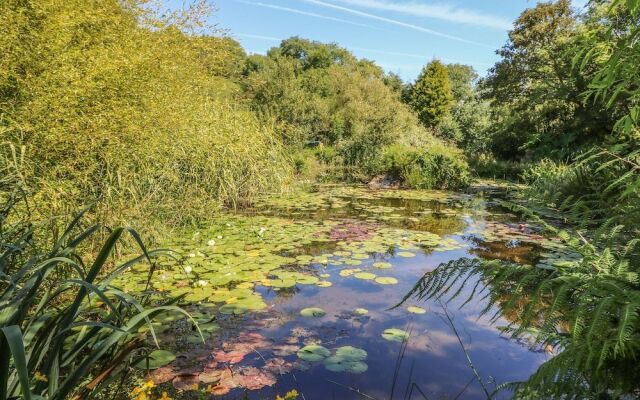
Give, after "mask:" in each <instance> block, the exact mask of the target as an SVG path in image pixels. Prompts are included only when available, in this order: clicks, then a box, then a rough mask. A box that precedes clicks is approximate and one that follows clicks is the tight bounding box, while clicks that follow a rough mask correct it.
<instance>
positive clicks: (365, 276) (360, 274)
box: [353, 272, 376, 281]
mask: <svg viewBox="0 0 640 400" xmlns="http://www.w3.org/2000/svg"><path fill="white" fill-rule="evenodd" d="M353 276H354V277H356V278H358V279H364V280H367V281H369V280H371V279H375V278H376V275H375V274H372V273H371V272H356V273H355V274H353Z"/></svg>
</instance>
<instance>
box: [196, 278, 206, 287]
mask: <svg viewBox="0 0 640 400" xmlns="http://www.w3.org/2000/svg"><path fill="white" fill-rule="evenodd" d="M198 285H199V286H207V281H205V280H202V279H200V280H199V281H198Z"/></svg>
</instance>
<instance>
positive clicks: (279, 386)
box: [173, 189, 546, 400]
mask: <svg viewBox="0 0 640 400" xmlns="http://www.w3.org/2000/svg"><path fill="white" fill-rule="evenodd" d="M393 194H394V193H393V192H391V193H384V194H380V193H371V192H368V191H366V190H363V189H358V191H356V192H353V193H351V195H350V196H347V195H345V194H344V193H342V192H338V195H336V194H335V193H333V194H326V193H318V194H316V196H317V198H314V197H307V198H305V199H303V200H304V201H302V200H300V201H298V202H296V201H295V200H293V201H289V202H286V203H279V204H277V203H269V204H264V205H261V206H260V207H256V208H255V209H252V210H249V211H247V212H246V213H245V214H243V215H252V216H253V215H265V216H277V217H279V218H286V219H290V220H291V222H292V223H293V222H295V221H298V220H301V219H308V220H314V221H332V222H333V224H332V226H331V229H330V230H328V231H327V232H324V233H323V235H322V238H323V240H318V241H313V240H311V241H309V243H307V244H305V245H303V246H299V247H295V248H291V249H286V250H281V251H279V252H277V254H278V255H282V256H286V257H293V258H295V257H299V256H310V257H316V258H314V260H316V261H312V262H309V263H307V264H304V265H299V264H297V263H295V262H294V263H292V264H291V265H289V266H287V267H286V269H288V270H291V271H306V272H307V273H311V274H312V275H314V276H316V277H321V279H322V280H324V281H327V282H331V286H328V287H318V286H316V285H295V286H293V287H288V288H277V287H264V286H261V285H259V284H258V285H256V287H255V290H256V291H257V292H258V293H259V294H260V295H261V296H262V298H263V299H264V301H265V302H266V303H267V305H268V308H267V309H266V310H263V311H257V312H251V313H248V314H244V315H237V316H236V315H218V320H217V322H218V323H219V325H220V326H221V328H222V329H221V330H220V331H219V332H220V333H218V334H216V335H213V336H212V337H211V338H210V339H209V340H208V341H207V343H206V344H205V345H202V344H194V343H191V344H189V345H187V346H185V347H184V348H182V349H181V350H180V351H181V354H183V355H184V356H183V358H182V359H181V360H182V361H181V362H182V364H181V365H178V366H177V367H176V366H174V367H175V368H174V369H173V370H174V371H175V370H176V368H184V369H187V368H191V369H194V368H195V369H198V368H200V371H202V368H218V369H217V370H219V369H220V367H221V366H225V367H229V368H230V369H231V370H232V371H237V373H238V374H239V375H238V376H239V377H240V378H242V379H244V380H243V381H242V385H240V384H238V385H237V386H233V385H234V384H236V383H237V382H236V381H234V380H233V377H231V378H229V377H225V378H224V379H225V382H231V383H229V388H228V389H229V390H228V393H225V395H226V396H227V397H226V398H230V399H232V398H238V399H240V398H250V399H273V398H275V396H276V394H283V393H285V392H287V391H289V390H291V389H296V390H297V391H298V392H299V393H301V394H302V395H303V396H304V399H305V400H312V399H329V398H334V399H362V398H367V399H380V400H381V399H423V398H429V399H455V398H464V399H485V398H486V397H487V396H486V391H492V390H493V389H495V387H496V386H497V385H498V384H501V383H504V382H507V381H514V380H522V379H526V378H527V377H528V376H529V375H530V374H531V373H532V372H534V371H535V370H536V368H537V366H538V365H539V364H540V363H541V362H542V361H544V360H545V358H546V355H545V354H544V353H541V352H539V351H533V350H532V349H531V348H530V346H528V345H527V344H526V343H521V342H518V341H514V340H507V339H506V337H505V336H504V335H502V334H501V332H500V331H499V330H498V329H497V328H496V324H493V323H491V321H490V318H489V316H488V315H491V314H492V313H491V312H490V313H489V314H487V315H484V316H483V315H481V314H482V311H483V310H484V308H485V307H486V305H487V303H486V302H484V301H473V302H470V303H468V304H466V306H465V307H463V308H459V307H460V306H461V305H462V304H463V301H464V300H463V299H466V298H467V297H468V296H469V295H471V293H472V290H473V289H472V288H473V286H474V285H475V283H479V282H480V281H481V280H482V276H481V275H480V276H478V275H474V276H470V277H469V280H468V282H467V283H468V286H466V287H464V288H463V289H462V290H461V294H460V296H459V298H457V299H456V300H454V301H452V302H451V303H449V304H448V305H447V307H448V308H447V309H446V310H445V309H444V308H443V305H442V304H440V303H439V302H438V301H434V300H427V301H425V302H421V303H420V304H419V305H420V307H423V308H425V309H426V313H424V314H419V315H418V314H412V313H410V312H408V311H407V308H406V306H407V305H412V304H413V303H411V302H412V301H413V300H411V299H409V300H408V302H407V303H406V304H404V305H403V306H401V307H397V308H393V309H390V307H392V306H394V305H396V304H398V303H400V302H401V301H402V299H403V297H404V296H405V294H406V293H407V292H409V291H410V290H411V289H412V288H413V287H414V284H415V282H416V281H418V280H419V279H420V278H421V277H423V276H424V274H425V272H427V271H431V270H433V269H434V268H436V267H437V266H438V265H440V264H442V263H446V262H449V261H451V260H457V259H460V258H463V257H469V258H474V257H482V258H487V259H504V260H510V261H514V262H518V263H535V262H537V257H538V255H537V254H538V253H539V249H538V248H536V246H535V244H532V243H528V242H522V241H515V242H513V241H510V238H509V237H508V236H509V235H510V234H511V231H510V230H509V229H502V230H500V229H497V230H495V232H488V231H487V229H486V226H498V225H500V224H502V223H504V222H506V221H509V222H512V221H513V219H514V218H513V216H511V215H508V214H501V213H499V212H497V211H496V210H494V209H491V210H489V209H488V208H487V201H486V200H485V199H484V198H482V197H474V196H461V195H449V196H448V195H446V194H444V193H434V194H432V195H429V196H426V198H420V196H424V194H421V193H418V192H412V193H409V195H407V194H405V193H403V192H401V191H398V192H396V194H397V197H394V196H393ZM407 196H409V197H407ZM491 224H494V225H491ZM495 224H498V225H495ZM500 226H503V225H500ZM382 229H390V230H394V234H395V235H397V236H398V237H401V236H402V235H401V233H398V232H403V231H407V232H425V233H430V234H435V235H438V236H437V237H438V240H437V242H435V241H434V239H433V238H432V237H431V236H425V238H426V239H425V240H426V242H425V244H424V245H423V246H422V247H416V248H412V247H410V246H409V247H408V248H407V245H404V244H402V241H401V240H400V242H398V243H396V244H394V245H391V246H388V247H384V246H383V245H381V244H380V243H374V244H373V245H372V246H370V247H366V246H364V247H363V248H364V249H365V250H363V253H364V254H360V256H361V257H360V258H359V259H356V260H351V261H357V262H358V264H356V265H353V266H351V265H344V264H341V263H340V261H339V260H337V258H336V257H333V256H332V254H333V253H335V252H336V251H337V250H338V249H339V248H340V246H339V244H340V243H368V241H369V240H370V239H371V237H372V232H379V231H380V230H382ZM395 230H398V232H395ZM488 237H489V240H487V238H488ZM381 246H382V247H384V249H382V248H380V247H381ZM403 247H404V248H403ZM371 248H374V249H375V250H367V249H371ZM407 252H409V253H410V255H412V256H413V257H408V256H407V255H406V254H404V255H405V257H403V256H402V255H403V253H407ZM324 255H326V256H327V260H326V262H317V257H319V258H322V256H324ZM332 257H333V258H332ZM380 262H388V263H390V264H391V266H390V267H385V268H384V269H382V268H378V267H376V266H375V264H376V263H380ZM354 264H355V262H354ZM344 269H357V270H360V271H362V272H368V273H373V274H375V275H377V276H379V277H380V276H383V277H388V278H395V279H396V280H397V281H398V283H397V284H390V285H384V284H380V283H378V282H376V281H375V280H373V279H359V278H357V277H356V276H355V274H352V275H348V276H343V275H341V274H340V272H341V271H342V270H344ZM311 307H319V308H322V309H323V310H324V311H325V312H326V315H324V316H322V317H319V318H306V317H302V316H301V315H300V311H301V310H302V309H305V308H311ZM357 309H364V310H365V311H367V312H366V313H364V314H361V313H358V312H356V310H357ZM491 311H492V312H496V311H498V308H496V309H492V310H491ZM515 317H516V316H512V315H506V316H504V317H501V318H506V319H507V320H511V321H516V320H515V319H513V318H515ZM507 320H505V322H506V321H507ZM390 328H395V329H400V330H404V331H407V332H409V335H410V336H409V339H408V340H407V341H405V342H394V341H389V340H386V339H385V338H384V337H382V333H383V332H384V331H385V330H386V329H390ZM246 334H255V335H256V336H252V338H254V340H255V343H254V345H255V346H253V345H252V346H253V347H247V346H248V345H246V346H245V343H238V338H242V337H243V336H242V335H246ZM311 344H318V345H322V346H323V347H325V348H327V349H328V350H329V351H330V352H332V354H333V353H334V352H335V351H336V350H337V349H339V348H341V347H344V346H352V347H354V348H357V349H362V350H365V351H366V353H367V356H366V365H367V369H366V371H364V372H362V373H358V374H355V373H349V372H344V371H343V372H335V371H332V370H330V369H327V368H326V366H325V365H324V364H323V363H322V362H316V363H313V362H311V363H309V362H301V360H300V358H299V357H298V355H297V351H298V350H299V349H300V348H302V347H303V346H307V345H311ZM256 346H258V347H256ZM220 349H222V351H223V354H218V353H217V352H218V351H220ZM238 349H241V350H242V351H240V350H238ZM247 349H248V350H247ZM245 350H246V352H245ZM233 351H240V353H238V354H241V355H242V357H239V358H240V359H238V360H233V356H234V354H233ZM230 354H231V355H230ZM203 359H204V360H205V361H206V362H208V363H209V364H208V365H209V366H211V365H214V364H215V367H206V366H204V361H203ZM229 360H233V361H237V362H231V361H229ZM469 360H472V364H473V368H472V366H471V365H470V363H469ZM274 366H277V368H276V373H273V372H270V373H273V375H274V376H275V377H276V378H277V380H276V382H275V383H274V384H272V385H270V386H264V387H262V388H260V389H255V390H247V389H248V388H249V387H250V386H247V385H248V384H247V382H245V381H248V380H249V379H248V378H247V377H248V376H257V377H260V379H262V375H258V373H257V372H256V371H261V372H259V374H262V373H264V371H272V368H271V367H274ZM254 367H255V368H254ZM249 368H254V369H249ZM198 373H200V374H201V372H198ZM250 373H252V374H254V375H248V374H250ZM243 377H244V378H243ZM240 378H238V379H240ZM245 378H246V379H245ZM256 379H258V378H256ZM220 393H221V394H222V391H221V392H220ZM501 396H503V398H506V397H508V395H507V394H503V395H501ZM499 398H500V397H499Z"/></svg>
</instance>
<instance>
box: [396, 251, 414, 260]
mask: <svg viewBox="0 0 640 400" xmlns="http://www.w3.org/2000/svg"><path fill="white" fill-rule="evenodd" d="M397 256H398V257H404V258H411V257H415V256H416V253H412V252H410V251H400V252H398V254H397Z"/></svg>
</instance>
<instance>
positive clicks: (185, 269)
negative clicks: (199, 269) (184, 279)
mask: <svg viewBox="0 0 640 400" xmlns="http://www.w3.org/2000/svg"><path fill="white" fill-rule="evenodd" d="M191 271H193V268H191V265H187V266H186V267H184V272H186V273H187V274H190V273H191Z"/></svg>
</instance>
